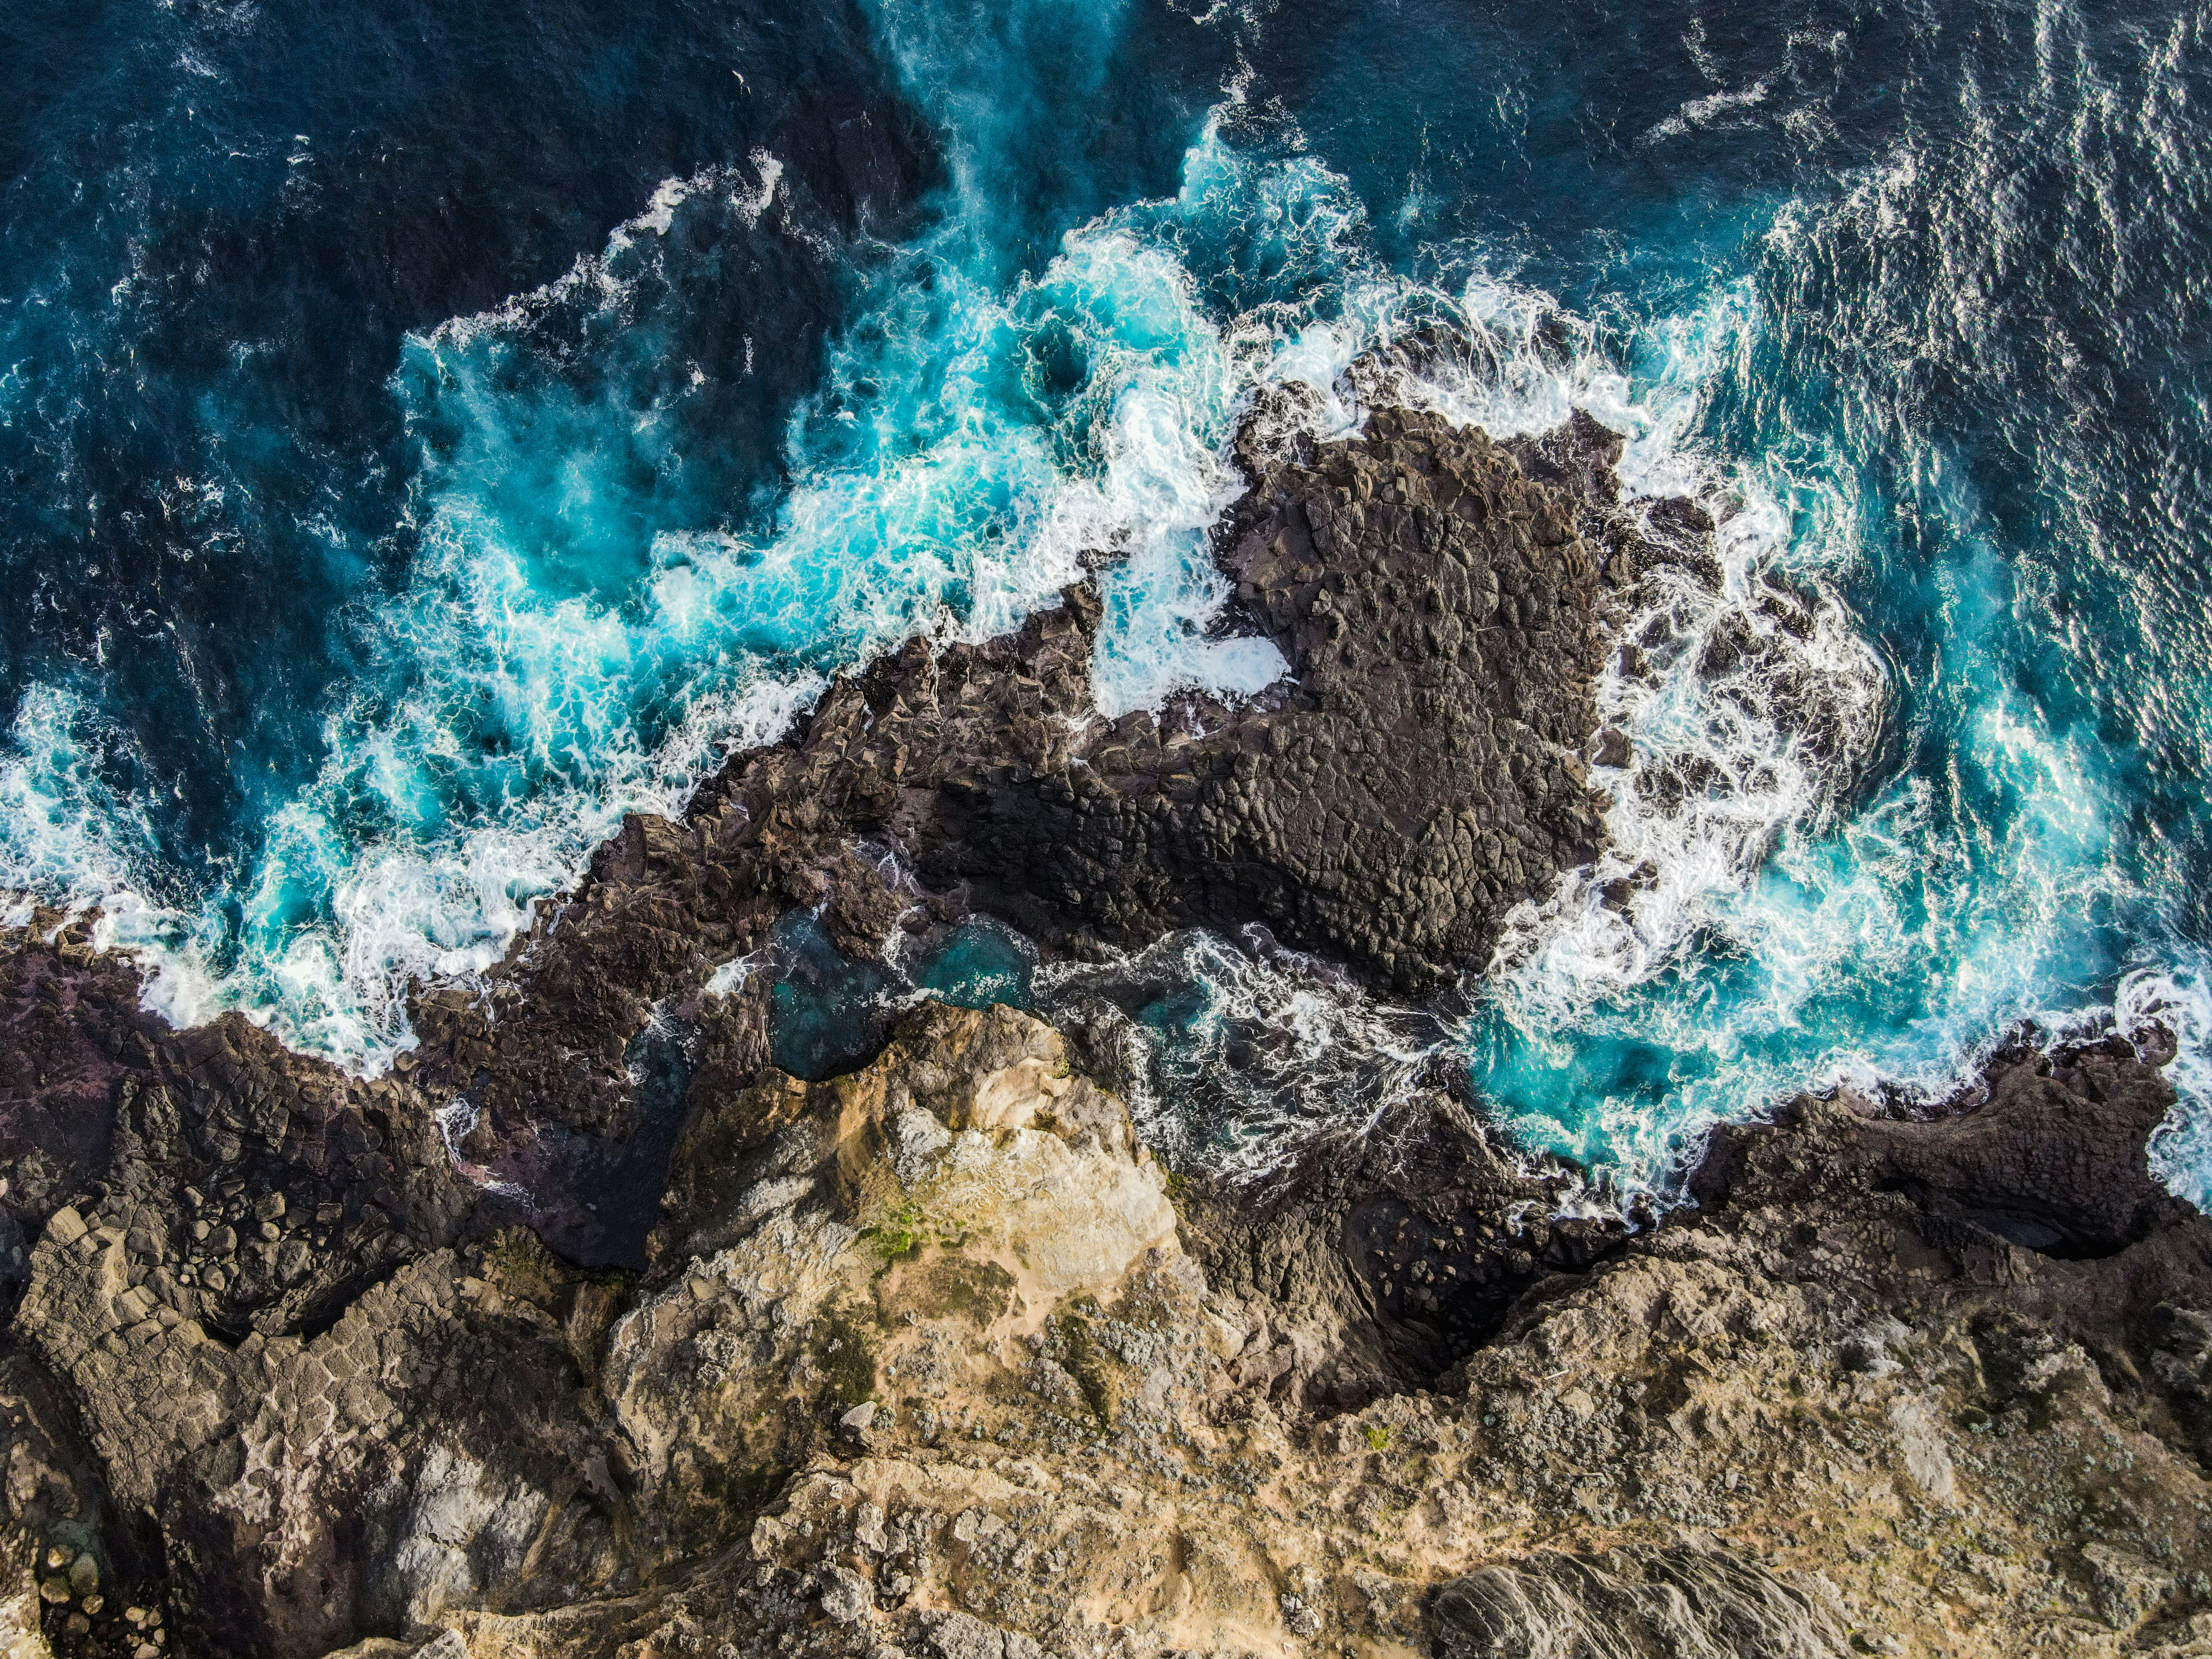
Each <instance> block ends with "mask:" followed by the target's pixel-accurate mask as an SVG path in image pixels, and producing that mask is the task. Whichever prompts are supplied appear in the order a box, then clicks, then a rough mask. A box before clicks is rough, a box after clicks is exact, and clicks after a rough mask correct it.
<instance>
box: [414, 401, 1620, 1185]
mask: <svg viewBox="0 0 2212 1659" xmlns="http://www.w3.org/2000/svg"><path fill="white" fill-rule="evenodd" d="M1577 511H1578V509H1577V507H1576V505H1575V503H1574V502H1573V501H1571V500H1570V499H1569V498H1568V497H1566V496H1564V495H1559V493H1557V492H1555V491H1554V490H1553V489H1550V488H1549V487H1547V486H1545V485H1541V484H1537V483H1531V482H1530V481H1529V480H1528V478H1527V477H1525V476H1524V474H1523V473H1522V470H1521V468H1520V466H1519V465H1517V464H1516V462H1515V460H1514V459H1513V458H1512V456H1511V455H1510V453H1508V452H1506V451H1505V450H1504V449H1502V448H1500V447H1498V446H1497V445H1495V444H1493V443H1492V442H1491V441H1489V440H1488V439H1487V438H1486V437H1484V436H1483V435H1481V434H1480V433H1479V432H1474V431H1462V430H1456V429H1455V428H1451V427H1449V425H1448V424H1447V423H1445V422H1443V421H1441V420H1440V419H1438V418H1437V417H1436V416H1430V415H1425V414H1419V413H1411V412H1406V411H1398V410H1384V411H1383V412H1381V413H1378V414H1377V415H1376V416H1374V418H1373V420H1372V421H1371V422H1370V427H1369V435H1367V436H1366V437H1364V438H1362V439H1358V440H1354V441H1345V442H1334V443H1327V444H1321V445H1316V446H1309V447H1307V448H1306V452H1305V459H1285V460H1281V461H1279V462H1275V463H1273V464H1271V465H1268V466H1267V469H1266V470H1265V471H1263V472H1262V473H1261V476H1260V477H1259V479H1258V480H1257V482H1256V483H1255V487H1254V489H1253V492H1252V495H1250V497H1249V500H1248V501H1246V502H1245V503H1244V504H1243V506H1242V507H1240V508H1239V509H1238V510H1237V513H1236V514H1235V515H1234V516H1233V517H1232V519H1231V520H1230V522H1229V523H1228V524H1227V525H1226V526H1225V528H1224V530H1223V532H1221V536H1220V538H1219V540H1220V547H1221V559H1222V562H1223V565H1224V567H1225V569H1226V570H1227V571H1228V572H1229V574H1231V575H1232V576H1233V577H1234V578H1235V579H1236V581H1237V599H1238V604H1239V606H1240V613H1241V614H1242V615H1243V616H1245V617H1248V618H1249V619H1251V621H1252V622H1253V623H1254V624H1255V625H1256V626H1258V627H1260V628H1261V629H1264V631H1265V632H1266V633H1267V635H1269V637H1271V638H1273V640H1274V641H1275V642H1276V644H1277V645H1278V646H1279V647H1280V648H1281V650H1282V651H1283V653H1284V655H1285V658H1286V659H1287V660H1288V662H1289V664H1290V666H1291V676H1290V678H1288V679H1286V680H1285V681H1284V682H1283V683H1282V684H1279V686H1277V687H1275V688H1273V689H1272V690H1270V691H1269V692H1268V693H1267V695H1265V696H1262V697H1260V698H1258V699H1255V700H1254V701H1253V702H1249V703H1242V704H1237V705H1234V706H1224V705H1221V704H1218V703H1213V702H1206V701H1204V700H1199V699H1186V700H1183V701H1182V702H1178V703H1176V704H1174V705H1172V706H1171V707H1170V708H1169V709H1167V710H1166V711H1164V713H1162V714H1158V715H1155V714H1152V713H1139V714H1130V715H1127V716H1125V717H1123V718H1121V719H1120V720H1113V721H1108V720H1105V719H1103V717H1101V716H1100V715H1099V714H1098V713H1097V709H1096V708H1095V706H1094V704H1093V702H1092V699H1091V678H1090V665H1091V649H1092V643H1093V637H1094V635H1095V631H1096V629H1097V625H1098V620H1099V607H1098V602H1097V599H1096V597H1095V595H1093V594H1092V593H1091V592H1090V591H1089V590H1088V589H1087V588H1085V587H1076V588H1071V589H1070V590H1068V592H1066V594H1065V595H1064V596H1063V600H1062V604H1061V605H1060V608H1058V609H1057V610H1054V611H1047V612H1044V613H1042V614H1041V615H1038V616H1036V617H1031V618H1030V621H1029V622H1028V623H1025V624H1024V626H1023V627H1022V628H1021V629H1020V630H1019V631H1018V632H1017V633H1015V634H1013V635H1007V636H1006V637H1004V638H1000V639H997V640H993V641H988V642H987V643H985V644H981V645H975V646H969V645H958V646H953V647H947V648H945V649H942V650H933V649H932V648H931V647H929V646H928V645H927V643H925V642H923V641H915V642H913V643H911V644H909V645H908V647H906V648H904V649H903V650H902V651H900V652H898V653H894V654H893V655H891V656H890V657H888V658H886V659H883V660H881V661H879V662H878V663H876V664H875V665H872V667H870V668H869V669H868V670H867V671H866V672H864V673H862V674H860V675H857V676H852V677H846V678H840V679H839V680H838V681H837V682H836V684H834V685H833V686H832V687H831V688H830V689H829V691H828V692H826V693H825V694H824V695H823V699H822V701H821V702H820V703H819V704H818V705H817V708H815V709H814V711H813V712H812V714H811V715H810V716H809V717H808V718H807V719H806V720H805V721H804V722H803V723H802V724H801V725H800V726H799V728H798V729H797V730H795V731H794V732H793V733H792V734H791V735H790V736H789V737H788V738H786V739H784V740H783V741H782V742H781V743H778V744H772V745H770V746H769V747H767V748H764V749H761V750H753V751H750V752H748V753H745V754H742V755H739V756H737V757H734V758H733V759H732V761H731V762H730V763H729V764H728V765H727V766H726V768H725V769H723V771H722V772H721V773H720V775H718V776H716V777H715V778H714V779H713V780H711V781H709V782H708V784H707V785H706V786H705V787H702V789H701V791H700V792H699V794H698V796H697V798H696V799H695V801H694V802H693V804H692V805H691V808H690V811H689V812H688V813H687V815H686V817H685V818H684V821H682V822H681V823H671V822H669V821H667V820H664V819H657V818H647V817H637V818H633V819H632V820H630V821H629V823H627V824H626V825H625V826H624V829H623V832H622V834H621V835H620V836H618V837H617V838H616V839H615V840H614V841H613V842H611V843H609V845H608V846H607V847H606V848H605V849H603V851H602V852H601V854H600V855H599V858H598V859H596V860H594V862H593V865H592V872H591V875H590V878H589V879H588V880H587V881H586V883H585V884H583V886H582V887H581V889H580V890H579V891H578V892H577V893H576V894H575V895H574V896H572V897H570V898H569V899H568V900H566V901H564V902H561V903H559V904H557V905H553V906H550V907H548V909H547V914H546V920H545V921H544V922H543V923H542V924H541V925H540V927H539V928H538V930H537V931H536V932H535V933H533V934H532V936H531V937H530V938H529V939H526V941H524V942H523V943H522V944H520V945H518V947H517V950H516V953H515V956H514V957H513V960H512V961H511V962H510V963H509V965H508V967H507V969H505V970H504V971H503V973H502V974H501V975H499V976H498V977H497V979H496V980H495V984H494V987H493V988H492V990H491V992H490V994H489V996H488V997H471V996H464V995H462V994H459V993H457V992H451V991H433V992H430V993H428V994H425V995H423V996H422V997H420V998H418V999H417V1000H416V1003H415V1005H414V1007H413V1009H412V1013H413V1018H414V1022H415V1025H416V1030H417V1031H418V1032H420V1033H421V1034H422V1037H423V1063H424V1065H425V1066H426V1067H427V1068H428V1072H429V1073H430V1074H431V1075H434V1076H435V1077H437V1078H439V1079H441V1081H442V1083H443V1085H444V1086H446V1087H447V1088H448V1089H451V1090H453V1091H465V1092H467V1093H468V1094H469V1095H470V1097H471V1099H473V1100H476V1101H477V1102H478V1103H480V1104H481V1105H482V1107H483V1109H484V1114H485V1115H484V1117H483V1131H482V1133H483V1135H484V1136H485V1138H486V1139H485V1144H486V1145H487V1146H489V1145H491V1144H494V1143H495V1141H496V1139H497V1138H498V1137H499V1136H501V1134H502V1133H512V1132H513V1130H514V1129H515V1128H516V1127H520V1125H522V1124H525V1123H526V1122H527V1121H531V1120H532V1119H533V1118H537V1117H544V1116H550V1117H552V1118H556V1119H558V1120H559V1121H562V1122H565V1123H568V1124H570V1125H574V1126H575V1127H582V1128H587V1129H594V1130H596V1129H599V1128H602V1127H608V1126H615V1127H622V1126H624V1125H626V1124H627V1123H628V1121H629V1117H630V1114H631V1112H632V1110H633V1105H634V1087H633V1085H632V1084H631V1082H630V1080H629V1073H628V1068H627V1066H626V1063H625V1055H626V1052H627V1045H628V1044H629V1041H630V1039H631V1038H632V1037H633V1036H635V1033H636V1032H637V1031H638V1030H640V1029H641V1028H642V1027H643V1025H644V1024H645V1023H646V1021H647V1018H648V1016H649V1014H650V1012H651V1011H652V1009H653V1007H654V1006H656V1005H657V1004H659V1002H661V1001H662V1000H665V999H666V998H669V997H671V996H676V995H682V994H689V993H690V991H691V990H692V989H694V988H695V987H696V986H697V985H698V984H699V983H700V982H701V981H703V980H704V978H705V977H706V975H707V973H708V970H709V969H710V968H711V966H712V965H713V964H714V963H718V962H720V961H724V960H726V959H729V958H731V957H736V956H738V955H740V954H742V953H744V952H745V951H750V950H751V949H753V948H754V947H755V946H756V945H757V944H758V943H759V942H760V940H761V939H763V938H764V937H765V935H766V933H767V931H768V929H769V927H771V926H772V925H773V924H774V923H775V921H776V920H777V919H778V918H779V917H780V916H781V915H783V913H784V912H785V911H787V909H790V908H793V907H795V906H814V905H820V906H823V907H824V921H825V924H826V925H827V927H829V931H830V934H831V937H832V938H833V939H836V940H837V941H838V942H839V943H840V944H841V945H844V946H845V947H846V948H848V950H850V951H852V952H854V954H856V955H861V954H867V953H870V952H872V951H873V950H874V949H875V948H877V946H878V943H879V942H880V941H881V940H882V939H884V937H885V936H886V935H888V934H889V933H890V931H891V930H892V928H893V927H896V925H898V922H899V920H900V918H901V916H902V915H908V914H914V913H915V912H917V911H920V912H922V913H924V914H927V915H931V916H933V917H936V918H938V919H940V920H941V919H943V918H945V917H946V916H950V915H957V914H960V913H962V912H963V911H966V910H969V909H975V910H981V911H985V912H987V913H990V914H993V915H998V916H1000V917H1002V918H1004V919H1005V920H1006V921H1010V922H1011V923H1012V924H1013V925H1014V926H1015V927H1018V928H1020V929H1021V930H1023V931H1024V933H1027V934H1028V935H1029V936H1030V937H1031V938H1032V939H1036V941H1037V942H1038V943H1039V944H1040V945H1042V946H1043V947H1044V948H1045V949H1046V950H1047V951H1054V952H1061V953H1068V954H1075V955H1085V954H1091V953H1095V952H1096V951H1097V950H1098V949H1099V948H1100V947H1101V946H1102V945H1121V946H1132V945H1142V944H1145V943H1146V942H1148V941H1149V940H1151V939H1154V938H1157V937H1158V935H1160V934H1161V933H1165V932H1167V931H1169V930H1170V929H1172V928H1175V927H1183V926H1188V925H1191V924H1194V923H1197V924H1203V925H1207V926H1211V927H1215V928H1217V929H1220V930H1222V931H1225V932H1233V931H1235V930H1236V929H1237V928H1239V927H1243V926H1244V925H1246V924H1248V923H1251V922H1259V923H1261V924H1262V925H1264V926H1266V927H1267V928H1269V929H1270V930H1271V931H1272V932H1273V933H1274V934H1275V935H1277V936H1278V937H1279V939H1282V940H1283V941H1285V943H1288V944H1290V945H1295V946H1297V947H1298V948H1301V949H1304V950H1307V951H1315V952H1318V953H1320V954H1322V955H1323V956H1325V957H1331V958H1334V959H1336V960H1339V961H1340V962H1343V963H1346V965H1348V966H1349V967H1350V968H1351V969H1353V970H1354V971H1355V972H1357V973H1358V974H1359V975H1361V976H1363V977H1364V978H1365V979H1367V980H1368V981H1370V982H1372V983H1374V984H1376V985H1378V986H1383V987H1392V988H1395V989H1397V990H1400V991H1418V990H1428V989H1431V988H1434V987H1437V986H1438V985H1440V984H1443V983H1444V982H1445V981H1448V980H1449V978H1450V977H1451V976H1452V975H1455V974H1457V973H1459V972H1462V971H1464V970H1468V969H1480V968H1481V967H1482V965H1483V964H1484V963H1485V961H1486V958H1487V957H1488V954H1489V951H1490V950H1491V947H1492V944H1493V943H1494V941H1495V939H1496V935H1497V929H1498V921H1499V919H1500V918H1501V917H1502V916H1503V915H1504V913H1505V912H1506V911H1507V910H1508V909H1510V908H1511V907H1512V906H1513V905H1514V904H1516V903H1517V902H1520V901H1522V899H1524V898H1529V897H1535V896H1541V895H1542V894H1543V893H1544V892H1545V891H1546V890H1547V889H1548V888H1549V886H1550V884H1551V883H1552V882H1553V879H1554V878H1556V876H1557V874H1558V872H1559V870H1560V869H1562V868H1564V867H1567V866H1572V865H1575V864H1577V863H1580V862H1583V861H1584V860H1588V859H1589V858H1590V857H1591V856H1593V855H1594V854H1595V848H1596V842H1597V838H1598V836H1599V821H1598V811H1599V808H1600V806H1601V801H1600V800H1599V799H1597V798H1596V797H1595V796H1594V795H1593V794H1592V793H1591V792H1590V791H1589V788H1588V787H1587V785H1586V783H1585V781H1584V775H1583V762H1582V760H1581V758H1580V753H1581V751H1582V750H1583V749H1584V747H1585V746H1586V745H1587V744H1588V743H1589V739H1590V738H1591V735H1592V733H1593V732H1594V730H1595V715H1594V714H1593V711H1592V708H1591V702H1590V684H1591V680H1592V678H1593V676H1594V675H1595V671H1596V669H1597V665H1598V663H1599V661H1600V659H1601V655H1602V652H1603V647H1602V643H1601V629H1600V618H1599V614H1598V612H1599V606H1600V601H1601V595H1602V592H1603V587H1602V583H1601V572H1600V566H1599V562H1598V556H1597V555H1596V554H1595V553H1594V552H1593V551H1592V550H1590V549H1589V546H1588V545H1586V544H1585V543H1584V542H1583V540H1581V539H1580V538H1579V537H1578V536H1577V532H1576V529H1575V525H1576V514H1577ZM856 842H865V843H866V845H865V846H863V845H857V844H856ZM871 849H872V850H871ZM895 885H896V888H897V890H894V887H895ZM556 935H557V938H556Z"/></svg>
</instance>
